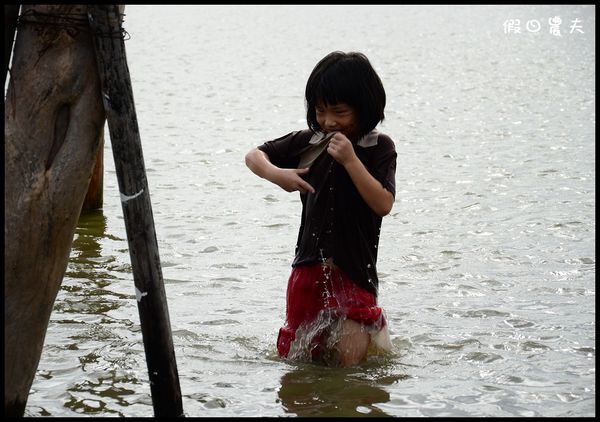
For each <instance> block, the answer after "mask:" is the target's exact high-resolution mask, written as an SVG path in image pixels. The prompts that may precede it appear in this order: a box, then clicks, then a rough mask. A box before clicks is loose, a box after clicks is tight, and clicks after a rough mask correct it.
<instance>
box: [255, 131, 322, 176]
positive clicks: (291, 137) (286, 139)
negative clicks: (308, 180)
mask: <svg viewBox="0 0 600 422" xmlns="http://www.w3.org/2000/svg"><path fill="white" fill-rule="evenodd" d="M311 136H312V132H311V131H310V130H299V131H294V132H290V133H288V134H287V135H284V136H282V137H280V138H277V139H273V140H272V141H267V142H265V143H264V144H262V145H259V146H258V147H257V148H258V149H259V150H261V151H262V152H264V153H265V154H267V156H268V157H269V161H271V163H272V164H273V165H275V166H277V167H280V168H297V167H298V163H299V162H300V155H301V154H302V152H303V151H304V150H305V149H306V147H307V146H308V141H310V138H311Z"/></svg>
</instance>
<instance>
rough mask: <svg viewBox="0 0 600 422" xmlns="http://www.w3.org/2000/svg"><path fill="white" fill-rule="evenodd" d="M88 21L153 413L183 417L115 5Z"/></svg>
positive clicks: (93, 11) (96, 9)
mask: <svg viewBox="0 0 600 422" xmlns="http://www.w3.org/2000/svg"><path fill="white" fill-rule="evenodd" d="M88 20H89V22H90V27H91V29H92V32H93V33H92V36H93V39H94V46H95V51H96V61H97V64H98V73H99V76H100V84H101V86H102V99H103V101H104V109H105V111H106V117H107V120H108V128H109V131H110V139H111V142H112V150H113V155H114V160H115V169H116V172H117V179H118V184H119V190H120V192H121V205H122V207H123V215H124V220H125V228H126V231H127V240H128V244H129V254H130V257H131V266H132V270H133V279H134V283H135V293H136V297H137V302H138V310H139V314H140V321H141V326H142V336H143V340H144V349H145V352H146V363H147V365H148V374H149V377H150V389H151V393H152V404H153V407H154V414H155V416H157V417H165V416H166V417H179V416H184V415H183V407H182V403H181V391H180V387H179V377H178V374H177V365H176V362H175V352H174V348H173V339H172V335H171V325H170V322H169V311H168V308H167V300H166V295H165V290H164V285H163V277H162V270H161V265H160V258H159V255H158V244H157V241H156V233H155V229H154V218H153V216H152V206H151V203H150V193H149V192H148V182H147V180H146V170H145V166H144V159H143V155H142V145H141V140H140V134H139V128H138V123H137V117H136V113H135V105H134V102H133V92H132V88H131V80H130V75H129V68H128V66H127V59H126V55H125V42H124V40H123V36H122V28H121V20H120V14H119V8H118V6H117V5H104V4H103V5H93V6H91V7H90V12H89V13H88Z"/></svg>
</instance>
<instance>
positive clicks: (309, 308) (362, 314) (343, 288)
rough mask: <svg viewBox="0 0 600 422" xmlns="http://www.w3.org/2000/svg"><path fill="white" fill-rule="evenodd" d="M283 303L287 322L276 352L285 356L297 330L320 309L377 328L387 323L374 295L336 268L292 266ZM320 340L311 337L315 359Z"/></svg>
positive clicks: (314, 316) (312, 319)
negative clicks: (284, 303)
mask: <svg viewBox="0 0 600 422" xmlns="http://www.w3.org/2000/svg"><path fill="white" fill-rule="evenodd" d="M286 302H287V303H286V305H287V311H286V323H285V326H283V327H282V328H280V329H279V336H278V338H277V351H278V352H279V355H280V356H282V357H288V353H289V351H290V347H291V345H292V342H293V341H294V339H295V338H296V330H297V329H298V328H299V327H300V326H307V325H308V324H310V323H311V322H313V321H315V320H316V319H317V317H318V316H319V314H322V312H323V311H328V312H329V313H330V315H331V314H333V315H334V316H335V317H345V318H350V319H352V320H354V321H357V322H359V323H361V324H363V325H365V326H370V327H372V328H374V329H376V330H378V329H381V328H382V327H383V326H384V325H385V324H386V322H385V317H384V314H383V311H382V309H381V308H380V307H378V306H377V297H376V296H375V295H374V294H373V293H371V292H369V291H367V290H365V289H362V288H361V287H359V286H358V285H357V284H355V283H354V282H353V281H352V280H350V278H348V276H347V275H346V274H345V273H344V272H343V271H342V270H341V269H339V268H338V267H333V268H332V267H330V266H325V265H322V264H315V265H310V266H299V267H295V268H293V269H292V274H291V275H290V278H289V281H288V287H287V300H286ZM322 341H323V339H322V338H320V337H319V335H315V338H313V339H312V340H311V346H310V347H311V354H312V358H313V359H317V358H318V354H319V350H320V345H321V344H322Z"/></svg>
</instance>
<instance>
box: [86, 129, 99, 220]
mask: <svg viewBox="0 0 600 422" xmlns="http://www.w3.org/2000/svg"><path fill="white" fill-rule="evenodd" d="M98 143H99V144H100V146H99V147H98V153H97V154H96V163H95V164H94V171H93V173H92V178H91V179H90V184H89V186H88V191H87V193H86V194H85V199H84V200H83V205H82V206H81V213H82V214H85V213H89V212H92V211H95V210H99V209H101V208H102V204H103V200H104V192H103V189H104V128H103V129H102V130H101V131H100V139H99V140H98Z"/></svg>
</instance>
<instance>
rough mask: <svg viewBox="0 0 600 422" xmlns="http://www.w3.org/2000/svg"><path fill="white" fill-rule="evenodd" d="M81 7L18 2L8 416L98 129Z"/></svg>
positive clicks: (35, 347)
mask: <svg viewBox="0 0 600 422" xmlns="http://www.w3.org/2000/svg"><path fill="white" fill-rule="evenodd" d="M5 10H6V9H5ZM87 12H88V5H76V4H75V5H73V4H62V5H60V4H59V5H43V4H41V5H40V4H22V5H21V13H20V17H19V24H18V28H17V31H16V37H15V41H14V48H13V54H12V60H11V65H10V66H11V74H10V76H9V78H8V81H7V82H8V83H7V84H6V85H7V90H6V97H5V102H4V106H5V109H4V154H5V155H4V168H5V170H4V178H5V181H4V217H5V219H4V409H5V410H4V412H5V416H22V415H23V412H24V410H25V407H26V404H27V397H28V394H29V392H30V390H31V385H32V383H33V379H34V377H35V373H36V368H37V366H38V363H39V361H40V356H41V355H42V349H43V345H44V338H45V336H46V330H47V327H48V321H49V320H50V315H51V313H52V308H53V305H54V300H55V298H56V295H57V293H58V291H59V289H60V285H61V282H62V279H63V276H64V274H65V270H66V269H67V264H68V262H69V251H70V249H71V244H72V242H73V235H74V233H75V228H76V227H77V219H78V217H79V214H80V212H81V204H82V203H83V198H84V197H85V192H86V189H87V187H88V181H89V180H90V177H91V174H92V170H93V168H94V160H95V157H96V154H97V152H98V147H99V145H98V139H99V136H100V132H101V129H102V128H103V127H104V122H105V112H104V106H103V104H102V97H101V95H100V92H101V89H100V81H99V77H98V66H97V65H96V57H95V54H94V46H93V44H92V39H91V36H90V34H89V23H88V19H87ZM24 17H25V18H24ZM64 18H71V19H68V20H67V21H65V20H64Z"/></svg>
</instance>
